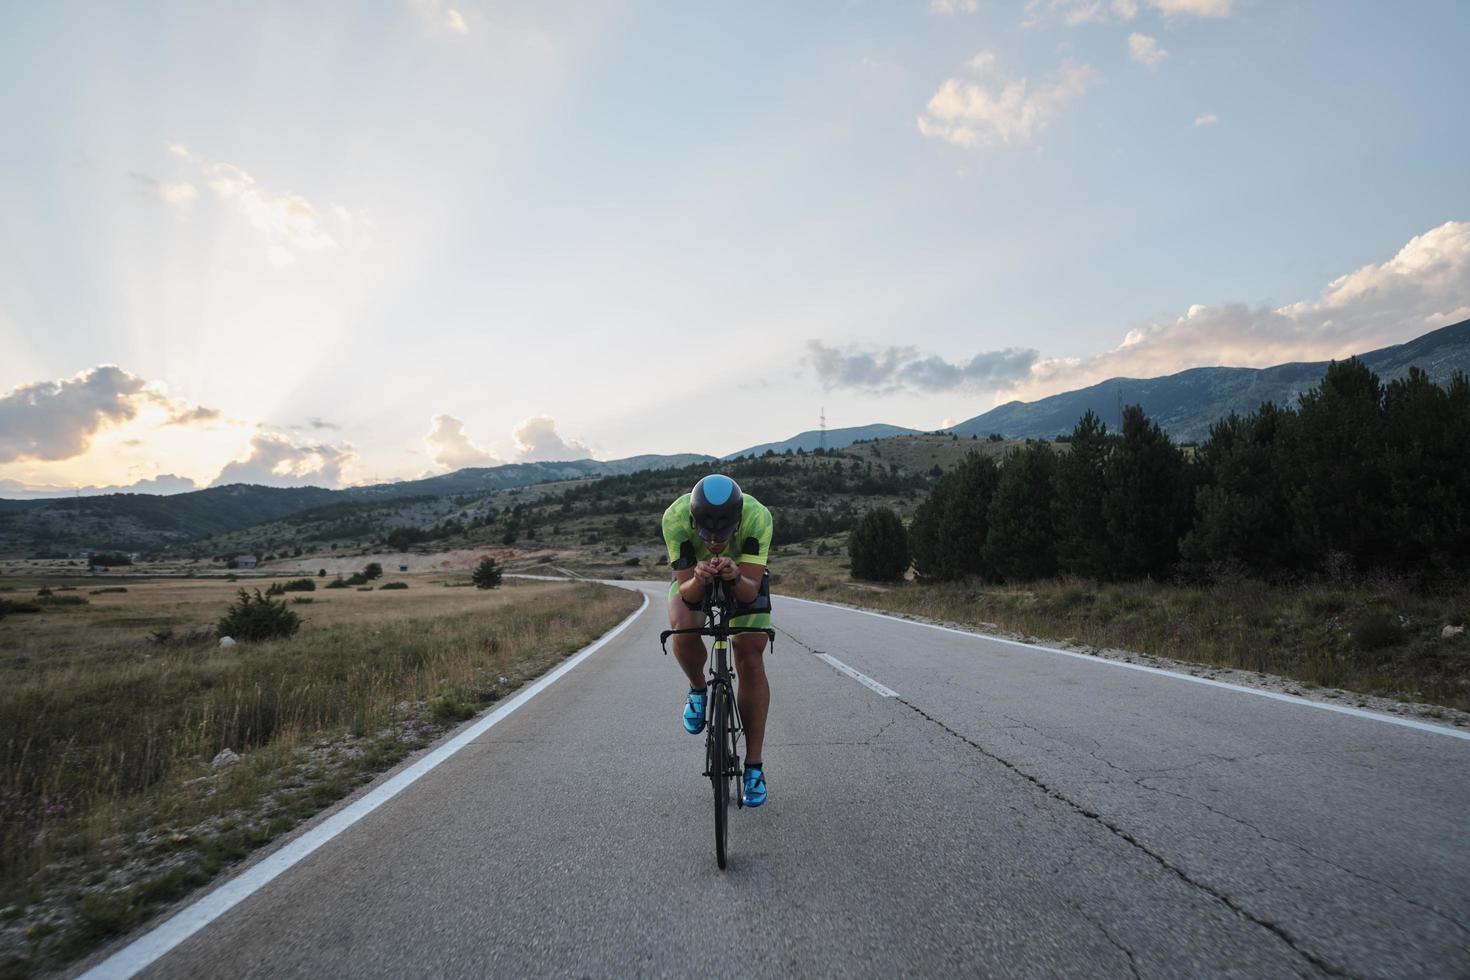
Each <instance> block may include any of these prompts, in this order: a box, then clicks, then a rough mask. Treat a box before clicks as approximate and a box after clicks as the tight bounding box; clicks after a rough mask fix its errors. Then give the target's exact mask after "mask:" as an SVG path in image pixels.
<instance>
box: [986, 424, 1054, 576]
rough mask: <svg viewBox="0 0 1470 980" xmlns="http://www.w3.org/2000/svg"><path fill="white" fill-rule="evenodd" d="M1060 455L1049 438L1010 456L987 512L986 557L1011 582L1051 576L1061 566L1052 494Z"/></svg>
mask: <svg viewBox="0 0 1470 980" xmlns="http://www.w3.org/2000/svg"><path fill="white" fill-rule="evenodd" d="M1055 472H1056V457H1055V456H1054V455H1053V454H1052V451H1051V447H1050V446H1048V445H1047V444H1046V443H1044V442H1038V443H1033V444H1031V445H1029V446H1027V447H1026V448H1025V449H1021V450H1017V451H1014V452H1012V453H1010V454H1009V455H1008V456H1006V460H1005V462H1004V463H1003V464H1001V467H1000V480H999V482H998V483H997V485H996V489H995V496H994V498H992V500H991V501H990V510H989V512H988V513H987V515H986V517H987V520H988V522H989V524H990V528H989V533H988V535H987V536H986V538H985V559H986V561H987V562H989V563H990V565H991V567H992V568H994V569H995V573H996V574H997V575H999V576H1000V577H1001V578H1003V579H1005V580H1007V581H1011V582H1024V581H1029V580H1031V579H1038V578H1048V577H1050V576H1052V575H1055V574H1056V572H1057V540H1056V531H1055V530H1054V529H1053V528H1052V497H1053V494H1054V489H1053V487H1054V481H1055Z"/></svg>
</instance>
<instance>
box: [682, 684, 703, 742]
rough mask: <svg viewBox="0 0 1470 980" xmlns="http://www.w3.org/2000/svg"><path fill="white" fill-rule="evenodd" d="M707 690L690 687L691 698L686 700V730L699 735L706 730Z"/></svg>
mask: <svg viewBox="0 0 1470 980" xmlns="http://www.w3.org/2000/svg"><path fill="white" fill-rule="evenodd" d="M707 690H708V689H707V688H706V690H705V691H696V690H695V689H694V688H692V687H691V688H690V689H689V700H687V701H685V702H684V730H685V731H686V732H688V733H689V734H690V735H698V734H699V733H700V732H702V731H704V696H705V693H706V691H707Z"/></svg>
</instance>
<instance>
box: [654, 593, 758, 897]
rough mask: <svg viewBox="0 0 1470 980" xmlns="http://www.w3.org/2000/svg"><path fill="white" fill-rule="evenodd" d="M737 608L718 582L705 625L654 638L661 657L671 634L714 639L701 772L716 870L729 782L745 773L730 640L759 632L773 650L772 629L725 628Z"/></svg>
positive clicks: (738, 800) (725, 829)
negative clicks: (711, 808)
mask: <svg viewBox="0 0 1470 980" xmlns="http://www.w3.org/2000/svg"><path fill="white" fill-rule="evenodd" d="M736 605H738V600H737V599H735V598H734V596H731V595H730V594H729V593H728V591H727V586H726V584H725V582H724V580H723V579H720V580H717V581H716V582H714V583H712V584H711V586H710V587H709V588H708V589H706V590H705V595H704V608H703V612H704V615H705V619H706V621H707V624H708V625H705V626H692V627H687V628H685V629H677V630H664V631H663V632H662V633H660V634H659V636H658V642H659V646H661V647H663V651H664V655H665V656H668V653H669V645H668V643H669V637H671V636H678V635H679V634H681V633H688V634H693V635H698V636H710V637H713V638H714V641H715V651H714V652H715V655H714V662H713V663H712V664H711V665H710V679H709V683H708V684H707V685H706V686H705V691H706V692H707V693H706V696H705V699H704V711H705V719H704V720H705V739H704V774H705V775H706V776H708V777H709V778H710V782H712V783H713V784H714V791H715V862H716V863H717V864H718V865H719V866H720V870H721V871H723V870H725V863H726V862H725V858H726V844H727V842H728V835H729V817H730V781H731V780H738V779H741V778H743V776H744V770H742V769H741V768H740V737H741V732H742V731H743V730H744V729H743V728H742V727H741V723H740V708H739V707H738V706H737V705H736V703H735V685H734V680H735V678H734V677H733V676H732V675H731V672H730V637H732V636H738V635H739V634H741V633H764V634H766V636H767V637H769V639H770V642H771V650H772V651H774V650H775V649H776V631H775V630H774V629H763V628H761V627H759V626H730V625H729V620H730V615H729V610H730V608H731V607H734V606H736ZM742 615H743V613H742ZM735 805H736V807H737V808H743V807H744V806H745V800H744V798H743V797H742V795H741V793H740V792H739V791H738V790H737V791H736V793H735Z"/></svg>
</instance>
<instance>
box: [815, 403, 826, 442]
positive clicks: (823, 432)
mask: <svg viewBox="0 0 1470 980" xmlns="http://www.w3.org/2000/svg"><path fill="white" fill-rule="evenodd" d="M817 443H818V445H820V446H821V447H822V452H824V453H825V452H826V451H827V406H826V405H823V406H822V428H821V434H820V435H819V436H818V437H817Z"/></svg>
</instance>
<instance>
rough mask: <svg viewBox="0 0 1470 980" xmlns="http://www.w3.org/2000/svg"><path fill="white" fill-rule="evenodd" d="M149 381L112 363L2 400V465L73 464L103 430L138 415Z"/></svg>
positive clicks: (18, 391) (17, 391)
mask: <svg viewBox="0 0 1470 980" xmlns="http://www.w3.org/2000/svg"><path fill="white" fill-rule="evenodd" d="M145 386H146V382H145V381H144V380H143V379H142V378H140V377H138V376H136V375H133V374H129V373H128V372H126V371H124V370H122V369H121V368H119V367H115V366H113V365H110V364H106V365H102V366H101V367H95V368H92V369H91V370H89V371H83V372H82V373H81V374H78V375H77V376H75V377H73V378H67V379H64V380H62V381H40V382H37V383H35V384H29V385H21V386H20V387H18V388H14V389H12V390H11V391H10V392H8V393H6V394H5V395H0V463H9V462H12V461H14V460H20V459H38V460H59V459H71V458H72V457H74V456H80V455H81V454H82V453H85V452H86V451H87V448H88V447H89V446H90V445H91V443H92V436H93V435H95V434H96V433H97V430H99V429H101V428H102V427H103V426H105V425H109V424H117V423H121V422H126V421H128V420H130V419H132V418H133V417H134V416H135V415H137V414H138V405H139V399H140V398H141V397H143V396H144V388H145Z"/></svg>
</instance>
